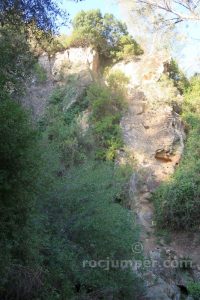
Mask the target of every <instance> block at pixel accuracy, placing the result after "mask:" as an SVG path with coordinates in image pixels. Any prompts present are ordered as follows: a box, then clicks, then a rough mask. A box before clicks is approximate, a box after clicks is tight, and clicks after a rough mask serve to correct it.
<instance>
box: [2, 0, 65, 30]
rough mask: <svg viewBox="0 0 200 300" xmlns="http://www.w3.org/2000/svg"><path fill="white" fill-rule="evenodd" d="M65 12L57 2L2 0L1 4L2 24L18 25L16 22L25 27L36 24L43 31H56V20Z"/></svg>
mask: <svg viewBox="0 0 200 300" xmlns="http://www.w3.org/2000/svg"><path fill="white" fill-rule="evenodd" d="M62 15H63V11H62V10H61V9H60V8H59V6H58V4H57V2H56V1H55V0H45V1H42V0H19V1H16V0H2V1H1V2H0V24H1V26H4V25H5V24H7V23H9V24H10V25H11V24H13V25H16V20H18V22H22V23H23V24H24V25H30V24H32V23H34V24H35V25H36V27H37V28H39V29H41V30H43V31H46V32H48V31H52V30H55V29H56V20H57V18H58V16H62Z"/></svg>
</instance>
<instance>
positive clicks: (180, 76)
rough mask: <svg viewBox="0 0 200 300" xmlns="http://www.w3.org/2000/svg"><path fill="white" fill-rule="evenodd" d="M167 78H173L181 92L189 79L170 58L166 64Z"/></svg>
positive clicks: (187, 84)
mask: <svg viewBox="0 0 200 300" xmlns="http://www.w3.org/2000/svg"><path fill="white" fill-rule="evenodd" d="M168 72H169V78H170V79H172V80H173V83H174V85H175V87H176V88H177V89H178V90H179V92H180V93H181V94H183V93H184V91H185V89H187V88H188V87H189V80H188V79H187V77H186V76H185V74H184V73H183V72H182V71H181V70H180V69H179V66H178V64H177V62H176V61H175V60H174V59H172V60H171V62H170V64H169V66H168Z"/></svg>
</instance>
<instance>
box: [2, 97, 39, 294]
mask: <svg viewBox="0 0 200 300" xmlns="http://www.w3.org/2000/svg"><path fill="white" fill-rule="evenodd" d="M0 123H1V127H0V142H1V147H0V168H1V170H0V228H1V230H0V269H1V279H0V298H1V299H3V296H2V294H3V295H4V289H5V286H7V284H8V285H9V283H8V281H9V277H11V279H10V280H11V281H12V280H13V281H14V279H16V277H17V276H20V271H19V274H18V275H17V274H15V273H16V272H17V271H16V268H17V269H20V270H22V266H26V265H27V264H28V265H29V266H30V272H32V271H33V270H32V269H31V265H32V263H33V261H34V260H35V261H36V260H37V254H38V253H37V251H36V252H35V253H34V254H33V249H34V248H35V241H34V238H35V236H34V234H35V231H34V229H33V226H32V225H31V222H32V215H33V211H34V208H35V200H36V195H37V189H36V181H37V177H38V174H39V165H38V164H39V160H40V155H39V151H38V149H37V135H36V133H35V131H34V130H33V129H32V126H31V123H30V121H29V120H28V116H27V115H26V113H25V112H24V111H23V109H22V108H21V107H20V105H18V104H17V103H15V102H14V101H11V100H9V99H5V98H4V100H1V101H0ZM33 273H34V272H33ZM13 287H14V282H13ZM15 292H17V289H16V290H15Z"/></svg>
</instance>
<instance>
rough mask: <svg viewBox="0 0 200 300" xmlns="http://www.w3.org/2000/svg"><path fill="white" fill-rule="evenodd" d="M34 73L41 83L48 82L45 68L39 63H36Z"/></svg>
mask: <svg viewBox="0 0 200 300" xmlns="http://www.w3.org/2000/svg"><path fill="white" fill-rule="evenodd" d="M34 73H35V75H36V78H37V81H38V82H39V83H43V82H45V81H46V80H47V74H46V72H45V70H44V68H43V67H42V66H41V65H40V64H39V63H36V64H35V65H34Z"/></svg>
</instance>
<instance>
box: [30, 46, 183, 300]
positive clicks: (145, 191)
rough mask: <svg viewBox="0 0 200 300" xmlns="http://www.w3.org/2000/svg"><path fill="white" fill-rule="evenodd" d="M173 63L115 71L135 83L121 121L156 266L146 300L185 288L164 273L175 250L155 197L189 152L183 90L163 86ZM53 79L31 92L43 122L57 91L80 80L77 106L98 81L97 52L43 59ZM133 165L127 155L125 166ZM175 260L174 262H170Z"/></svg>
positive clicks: (158, 58) (141, 62)
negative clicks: (163, 233) (159, 220)
mask: <svg viewBox="0 0 200 300" xmlns="http://www.w3.org/2000/svg"><path fill="white" fill-rule="evenodd" d="M169 61H170V57H169V56H168V55H166V54H163V53H156V54H155V55H153V54H152V55H151V56H145V55H144V56H142V57H141V58H137V59H135V60H133V61H130V62H120V63H117V64H115V65H114V66H113V67H112V70H121V71H123V72H124V73H125V74H126V75H127V76H129V78H130V83H129V85H128V97H127V98H128V99H127V101H128V109H127V112H126V114H125V115H124V116H123V118H122V120H121V127H122V132H123V137H124V142H125V145H126V147H125V148H126V151H125V152H127V153H128V155H129V156H131V157H132V158H133V159H134V162H135V172H134V174H133V175H132V177H131V180H130V195H131V199H132V201H130V208H131V209H133V210H134V211H135V212H136V215H137V221H138V223H139V224H140V226H141V228H142V230H141V233H142V234H141V238H142V242H143V244H144V253H145V255H146V257H148V258H149V259H151V260H153V261H154V262H156V264H155V265H154V266H153V267H150V269H148V270H147V273H146V274H145V276H144V278H145V281H146V284H147V287H148V289H147V296H146V299H150V300H159V299H162V300H164V299H166V300H170V299H176V300H178V299H180V294H181V293H180V289H179V288H178V285H184V283H183V281H182V277H181V275H179V274H178V275H177V271H176V269H174V268H168V269H166V268H163V257H165V258H166V259H171V253H175V254H174V256H176V254H177V253H176V252H173V249H170V250H169V248H168V247H167V245H165V244H163V245H162V246H160V245H158V244H157V240H156V237H155V232H154V224H153V205H152V203H151V202H150V198H151V193H152V192H153V191H154V190H155V188H156V187H157V186H158V185H159V184H160V183H161V182H162V181H164V180H167V179H168V178H169V176H170V175H171V174H172V173H173V172H174V169H175V168H176V166H177V165H178V164H179V161H180V159H181V155H182V152H183V148H184V138H185V134H184V126H183V124H182V121H181V118H180V116H179V114H178V112H179V111H178V109H177V108H175V106H174V105H173V103H174V102H176V103H181V101H182V97H181V96H180V95H179V94H178V92H177V90H176V89H175V88H173V87H172V86H171V85H169V84H168V83H167V81H165V80H162V76H163V74H164V73H165V72H166V66H167V64H168V62H169ZM39 63H40V65H41V66H42V67H43V68H44V69H45V71H46V73H47V81H46V83H43V84H40V85H38V84H36V83H35V82H34V81H33V82H32V84H31V86H29V88H28V95H27V96H26V104H27V106H29V107H32V111H33V114H34V115H35V116H36V117H40V116H41V115H42V114H43V112H44V109H45V107H46V105H47V103H48V98H49V95H50V93H51V91H52V90H53V88H54V87H55V85H62V84H63V83H65V84H66V80H67V78H68V77H69V76H75V78H76V87H75V91H74V93H73V96H72V98H71V101H70V103H69V106H70V105H71V104H72V103H74V102H75V101H76V100H77V99H78V98H79V97H80V96H81V95H82V94H83V93H84V91H85V89H86V87H87V86H88V85H89V84H90V83H91V82H92V81H93V80H95V77H96V75H97V73H98V69H99V58H98V54H97V53H96V52H95V51H94V50H92V49H91V48H86V49H82V48H72V49H69V50H66V51H64V52H62V53H57V54H56V55H55V56H54V57H52V58H49V57H48V55H46V54H44V55H42V56H41V57H40V59H39ZM123 159H127V155H126V153H122V154H121V158H120V160H122V161H123ZM169 256H170V258H169Z"/></svg>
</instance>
